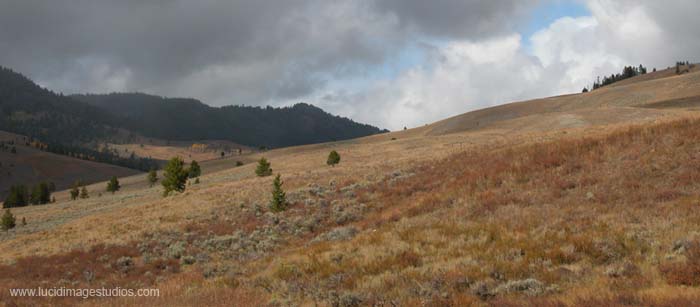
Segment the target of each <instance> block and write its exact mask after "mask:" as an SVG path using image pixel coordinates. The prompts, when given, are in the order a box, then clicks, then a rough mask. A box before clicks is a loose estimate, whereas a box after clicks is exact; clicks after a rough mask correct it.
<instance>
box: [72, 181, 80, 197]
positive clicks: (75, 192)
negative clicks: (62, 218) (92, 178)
mask: <svg viewBox="0 0 700 307" xmlns="http://www.w3.org/2000/svg"><path fill="white" fill-rule="evenodd" d="M78 195H80V181H79V180H78V181H76V182H75V183H74V184H73V187H72V188H71V189H70V199H71V200H76V199H78Z"/></svg>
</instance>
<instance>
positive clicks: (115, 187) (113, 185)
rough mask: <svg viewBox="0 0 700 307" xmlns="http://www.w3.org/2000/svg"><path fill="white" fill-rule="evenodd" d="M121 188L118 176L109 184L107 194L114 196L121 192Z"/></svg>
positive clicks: (113, 177)
mask: <svg viewBox="0 0 700 307" xmlns="http://www.w3.org/2000/svg"><path fill="white" fill-rule="evenodd" d="M120 188H121V186H120V185H119V180H118V179H117V177H116V176H112V179H110V180H109V182H107V192H112V194H114V192H116V191H119V189H120Z"/></svg>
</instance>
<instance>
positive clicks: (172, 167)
mask: <svg viewBox="0 0 700 307" xmlns="http://www.w3.org/2000/svg"><path fill="white" fill-rule="evenodd" d="M184 166H185V161H182V159H181V158H180V157H174V158H172V159H170V161H169V162H168V164H167V165H166V166H165V169H164V172H163V180H161V184H162V185H163V188H165V191H163V196H168V194H170V192H172V191H178V192H182V191H184V190H185V183H186V182H187V177H188V175H189V174H188V171H187V170H185V167H184Z"/></svg>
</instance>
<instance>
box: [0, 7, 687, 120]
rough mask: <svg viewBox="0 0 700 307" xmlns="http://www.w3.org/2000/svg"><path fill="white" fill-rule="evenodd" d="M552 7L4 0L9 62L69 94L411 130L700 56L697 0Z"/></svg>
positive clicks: (4, 49) (2, 61)
mask: <svg viewBox="0 0 700 307" xmlns="http://www.w3.org/2000/svg"><path fill="white" fill-rule="evenodd" d="M551 1H556V0H542V1H537V0H496V1H476V0H461V1H460V0H439V1H420V0H367V1H350V0H335V1H324V0H284V1H252V0H249V1H245V0H234V1H227V0H202V1H187V0H145V1H138V0H118V1H117V0H113V1H108V0H105V1H95V0H57V1H45V0H22V1H14V0H0V65H3V66H7V67H10V68H12V69H14V70H17V71H19V72H22V73H24V74H26V75H28V76H29V77H30V78H32V79H34V80H37V81H38V82H39V83H40V84H42V85H44V86H46V87H49V88H51V89H54V90H56V91H61V92H65V93H84V92H113V91H143V92H147V93H152V94H158V95H163V96H181V97H194V98H198V99H201V100H202V101H203V102H205V103H208V104H211V105H229V104H246V105H285V104H290V103H293V102H298V101H306V102H309V103H312V104H317V105H319V106H321V107H323V108H325V109H327V110H329V111H331V112H333V113H337V114H341V115H345V116H350V117H352V118H354V119H356V120H358V121H363V122H369V123H371V124H375V125H379V126H382V127H387V128H393V129H396V128H399V127H403V126H414V125H419V124H423V123H427V122H430V121H434V120H438V119H441V118H442V117H445V116H449V115H454V114H455V113H457V112H464V111H468V110H472V109H476V108H479V107H483V106H488V105H493V104H496V103H504V102H507V101H511V100H516V99H525V98H533V97H536V96H541V95H550V94H559V93H564V92H570V91H574V90H580V88H581V87H583V86H585V85H586V84H587V82H589V81H590V80H591V79H592V77H593V76H594V75H596V74H609V73H610V72H613V71H616V70H618V69H619V68H620V67H621V66H622V65H628V64H639V63H644V64H645V65H648V66H652V65H656V66H659V67H661V65H662V64H663V63H668V64H670V63H672V62H674V61H675V60H681V59H688V60H693V58H692V55H694V54H698V51H700V45H699V44H700V41H698V40H697V39H695V37H694V36H695V33H694V32H695V29H697V28H698V26H700V24H698V21H697V19H696V18H694V16H693V15H694V12H697V11H698V10H700V4H698V3H697V2H694V1H683V0H677V1H670V2H669V1H664V3H663V4H662V3H661V2H659V1H651V0H649V1H628V0H622V1H608V0H590V1H585V2H581V3H583V4H584V5H585V6H586V7H587V9H588V10H589V11H590V13H591V16H585V17H577V18H568V17H567V18H561V19H559V20H557V21H555V22H553V23H552V24H550V25H548V26H545V27H544V28H542V29H540V30H539V31H537V33H535V34H534V35H533V36H532V37H523V36H522V35H521V34H519V33H520V32H521V31H519V28H520V27H522V26H523V25H524V24H525V23H527V22H528V20H527V19H528V18H531V15H530V12H531V10H533V9H534V8H536V7H537V6H539V5H542V4H543V3H548V2H551Z"/></svg>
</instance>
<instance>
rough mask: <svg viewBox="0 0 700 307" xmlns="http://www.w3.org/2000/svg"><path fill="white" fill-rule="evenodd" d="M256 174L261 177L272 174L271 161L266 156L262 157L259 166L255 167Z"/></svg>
mask: <svg viewBox="0 0 700 307" xmlns="http://www.w3.org/2000/svg"><path fill="white" fill-rule="evenodd" d="M255 174H256V175H258V176H259V177H265V176H270V175H272V168H270V162H267V159H265V158H260V161H258V167H256V168H255Z"/></svg>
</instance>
